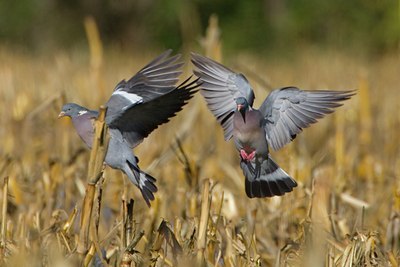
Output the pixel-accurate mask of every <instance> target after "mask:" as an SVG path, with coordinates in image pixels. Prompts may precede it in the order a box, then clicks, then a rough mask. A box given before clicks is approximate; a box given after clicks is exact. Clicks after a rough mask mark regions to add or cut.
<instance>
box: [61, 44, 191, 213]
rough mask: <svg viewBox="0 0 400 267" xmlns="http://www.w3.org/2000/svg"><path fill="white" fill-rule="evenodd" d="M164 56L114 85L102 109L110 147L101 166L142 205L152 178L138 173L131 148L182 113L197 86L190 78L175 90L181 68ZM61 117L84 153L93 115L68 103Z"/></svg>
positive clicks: (151, 194) (151, 193)
mask: <svg viewBox="0 0 400 267" xmlns="http://www.w3.org/2000/svg"><path fill="white" fill-rule="evenodd" d="M170 54H171V51H170V50H169V51H166V52H164V53H163V54H161V55H160V56H159V57H157V58H156V59H154V60H153V61H152V62H150V63H149V64H148V65H146V66H145V67H144V68H142V69H141V70H140V71H139V72H138V73H137V74H136V75H134V76H133V77H132V78H131V79H129V80H128V81H125V80H123V81H121V82H119V83H118V84H117V86H116V88H115V90H114V92H113V94H112V95H111V97H110V99H109V100H108V102H107V104H106V105H107V113H106V118H105V121H106V124H107V126H108V127H109V134H110V143H109V145H108V151H107V154H106V158H105V162H106V164H107V165H109V166H110V167H112V168H115V169H119V170H121V171H123V172H124V173H125V174H126V175H127V176H128V178H129V180H130V181H131V182H132V183H133V184H135V185H136V186H137V187H138V188H139V189H140V191H141V193H142V196H143V198H144V200H145V201H146V203H147V205H148V206H150V201H152V200H154V193H155V192H157V187H156V185H155V182H156V179H155V178H154V177H152V176H151V175H149V174H147V173H145V172H143V171H142V170H140V168H139V166H138V159H137V157H136V156H135V155H134V153H133V151H132V148H134V147H136V146H137V145H138V144H140V143H141V142H142V141H143V139H144V138H145V137H147V136H148V135H149V134H150V133H151V132H152V131H153V130H155V129H156V128H157V127H158V126H159V125H161V124H163V123H166V122H168V121H169V119H170V118H172V117H173V116H175V115H176V113H177V112H179V111H180V110H182V108H183V106H184V105H186V103H187V102H188V100H189V99H190V98H192V96H193V94H194V93H195V92H196V91H197V89H196V88H197V87H198V85H197V80H194V81H190V78H188V79H187V80H185V81H184V82H183V83H181V84H180V85H179V86H176V85H175V84H176V83H177V81H178V78H179V75H180V74H181V70H180V68H181V67H182V65H183V64H182V63H181V62H179V61H178V60H179V58H180V56H179V55H176V56H172V57H170ZM63 116H69V117H71V119H72V122H73V124H74V127H75V129H76V131H77V133H78V135H79V136H80V137H81V139H82V140H83V141H84V142H85V144H86V145H87V146H88V147H89V148H90V147H91V145H92V140H93V135H94V124H93V123H94V120H95V119H96V118H97V116H98V112H97V111H94V110H89V109H87V108H84V107H81V106H79V105H77V104H74V103H68V104H65V105H64V106H63V108H62V111H61V113H60V115H59V117H63Z"/></svg>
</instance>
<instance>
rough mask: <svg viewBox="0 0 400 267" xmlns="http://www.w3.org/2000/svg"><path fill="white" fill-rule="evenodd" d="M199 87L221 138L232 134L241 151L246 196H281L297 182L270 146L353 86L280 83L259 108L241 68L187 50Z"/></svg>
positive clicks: (297, 130) (284, 141)
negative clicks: (338, 88)
mask: <svg viewBox="0 0 400 267" xmlns="http://www.w3.org/2000/svg"><path fill="white" fill-rule="evenodd" d="M192 63H193V64H194V65H195V67H196V68H195V70H194V74H195V75H196V76H197V77H199V79H200V80H199V82H200V83H201V86H200V87H201V89H200V93H201V94H202V95H203V97H204V98H205V100H206V103H207V106H208V108H209V109H210V111H211V112H212V113H213V114H214V116H215V117H216V119H217V120H218V121H219V122H220V123H221V125H222V127H223V129H224V133H225V140H229V139H230V138H232V136H233V137H234V141H235V145H236V148H237V150H238V151H239V152H240V155H241V163H240V166H241V168H242V170H243V174H244V175H245V177H246V180H245V188H246V194H247V195H248V196H249V197H271V196H275V195H277V196H281V195H284V194H285V193H287V192H290V191H292V190H293V188H294V187H296V186H297V183H296V181H295V180H294V179H293V178H292V177H290V176H289V175H288V174H287V173H286V172H285V171H283V170H282V169H281V168H279V166H278V165H277V164H276V163H275V162H274V161H273V160H272V158H271V156H270V154H269V147H272V148H273V149H274V150H278V149H280V148H282V147H283V146H284V145H286V144H287V143H289V142H290V141H292V140H293V139H294V138H295V137H296V135H297V134H299V133H300V132H301V131H302V129H304V128H307V127H309V126H310V125H311V124H312V123H315V122H317V120H318V119H320V118H322V117H324V116H325V115H326V114H329V113H332V112H333V111H334V108H337V107H339V106H341V105H342V103H341V102H342V101H345V100H348V99H350V97H351V96H353V95H354V94H355V93H354V91H323V90H320V91H305V90H300V89H298V88H296V87H285V88H281V89H277V90H274V91H272V92H271V93H270V94H269V95H268V97H267V98H266V99H265V100H264V102H263V103H262V105H261V106H260V108H259V109H258V110H257V109H255V108H253V102H254V98H255V96H254V92H253V90H252V88H251V86H250V84H249V82H248V81H247V79H246V78H245V76H243V75H242V74H238V73H235V72H233V71H232V70H230V69H228V68H226V67H224V66H223V65H221V64H220V63H217V62H215V61H213V60H211V59H209V58H206V57H203V56H200V55H197V54H194V53H192Z"/></svg>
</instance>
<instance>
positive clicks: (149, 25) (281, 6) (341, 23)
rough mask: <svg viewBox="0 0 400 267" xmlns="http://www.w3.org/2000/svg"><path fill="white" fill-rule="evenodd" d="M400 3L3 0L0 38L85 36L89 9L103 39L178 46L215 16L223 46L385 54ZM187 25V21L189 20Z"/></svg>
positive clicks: (56, 40) (395, 35)
mask: <svg viewBox="0 0 400 267" xmlns="http://www.w3.org/2000/svg"><path fill="white" fill-rule="evenodd" d="M399 5H400V2H399V1H394V0H383V1H372V0H353V1H345V0H337V1H333V0H331V1H320V0H286V1H279V0H254V1H235V0H193V1H184V0H154V1H143V0H142V1H129V0H124V1H112V0H94V1H61V0H56V1H45V2H44V1H38V0H34V1H28V0H19V1H10V0H6V1H1V2H0V41H2V42H5V41H8V42H12V43H17V44H22V45H28V46H33V47H42V46H44V45H45V44H47V45H50V46H51V45H56V46H60V45H62V46H67V47H68V46H70V45H75V44H76V43H80V42H82V41H84V40H85V35H84V31H83V26H82V21H83V19H84V17H85V16H87V15H93V16H94V17H95V19H96V21H97V23H98V25H99V28H100V32H101V36H102V39H103V40H104V41H105V42H106V43H119V44H122V45H124V46H132V44H134V45H136V46H149V45H152V46H162V47H171V48H175V49H176V48H180V47H181V46H182V43H183V39H184V37H183V36H184V35H185V33H184V29H186V30H188V29H187V28H189V30H188V31H190V32H191V35H190V36H198V37H199V36H200V35H201V34H202V32H201V30H200V29H197V28H196V27H194V26H193V25H201V29H203V31H204V29H205V28H206V27H207V25H208V19H209V17H210V15H211V14H217V15H218V17H219V22H220V26H221V30H222V39H223V40H224V44H225V49H227V50H228V51H229V50H233V51H236V50H239V49H240V50H249V51H258V52H267V51H271V50H272V51H274V49H276V48H279V50H291V49H294V48H296V47H298V46H299V45H302V44H313V45H320V46H323V47H325V46H328V47H335V48H338V49H353V50H359V49H361V50H365V51H366V52H374V53H376V52H384V51H387V50H393V49H396V48H397V47H398V45H399V42H400V8H399ZM188 25H189V26H188Z"/></svg>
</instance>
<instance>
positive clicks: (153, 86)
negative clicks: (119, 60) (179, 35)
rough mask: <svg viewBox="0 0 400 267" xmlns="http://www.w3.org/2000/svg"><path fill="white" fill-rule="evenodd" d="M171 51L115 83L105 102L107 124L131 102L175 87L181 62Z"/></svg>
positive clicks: (148, 97) (164, 92) (146, 98)
mask: <svg viewBox="0 0 400 267" xmlns="http://www.w3.org/2000/svg"><path fill="white" fill-rule="evenodd" d="M171 52H172V50H168V51H166V52H164V53H162V54H161V55H159V56H158V57H157V58H155V59H154V60H153V61H151V62H150V63H149V64H147V65H146V66H145V67H144V68H142V69H141V70H140V71H139V72H138V73H136V74H135V75H134V76H133V77H132V78H130V79H129V80H128V81H125V80H122V81H121V82H119V83H118V84H117V86H116V87H115V90H114V92H113V94H112V95H111V97H110V99H109V100H108V102H107V107H108V109H107V116H106V122H107V124H109V123H111V122H112V121H113V120H114V119H115V118H117V117H119V116H121V114H120V113H123V112H125V110H126V109H127V108H129V107H131V106H132V105H133V104H139V103H144V102H147V101H150V100H152V99H154V98H157V97H159V96H160V95H164V94H166V93H168V92H170V91H171V90H174V89H175V84H176V83H177V82H178V80H179V75H180V74H181V73H182V71H181V67H182V65H183V63H182V62H180V61H179V59H180V55H176V56H172V57H171V56H170V54H171Z"/></svg>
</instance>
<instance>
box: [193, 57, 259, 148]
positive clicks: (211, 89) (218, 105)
mask: <svg viewBox="0 0 400 267" xmlns="http://www.w3.org/2000/svg"><path fill="white" fill-rule="evenodd" d="M192 63H193V64H194V65H195V67H196V69H195V70H194V74H195V75H196V76H197V77H199V78H200V80H199V81H200V83H201V85H200V88H201V90H200V93H201V94H202V95H203V97H204V99H205V100H206V102H207V106H208V108H209V109H210V111H211V112H212V113H213V114H214V116H215V117H216V118H217V120H218V122H219V123H220V124H221V125H222V128H223V129H224V135H225V140H229V139H230V138H231V137H232V132H233V123H232V119H233V114H234V112H235V110H236V103H235V98H238V97H244V98H246V100H247V102H248V103H249V105H250V106H252V105H253V102H254V92H253V90H252V89H251V87H250V84H249V82H248V81H247V79H246V77H245V76H244V75H242V74H238V73H235V72H233V71H232V70H230V69H228V68H226V67H225V66H223V65H221V64H219V63H218V62H215V61H213V60H211V59H209V58H206V57H203V56H200V55H198V54H195V53H192Z"/></svg>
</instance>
